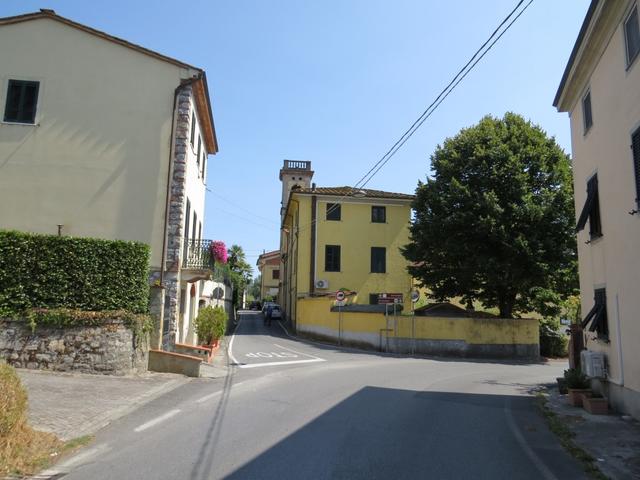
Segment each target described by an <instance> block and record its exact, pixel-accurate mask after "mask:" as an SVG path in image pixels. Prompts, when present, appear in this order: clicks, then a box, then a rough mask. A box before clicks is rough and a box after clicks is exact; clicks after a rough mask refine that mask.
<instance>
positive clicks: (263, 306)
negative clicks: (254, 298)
mask: <svg viewBox="0 0 640 480" xmlns="http://www.w3.org/2000/svg"><path fill="white" fill-rule="evenodd" d="M269 305H271V307H273V306H274V305H275V302H264V303H263V304H262V313H267V307H268V306H269Z"/></svg>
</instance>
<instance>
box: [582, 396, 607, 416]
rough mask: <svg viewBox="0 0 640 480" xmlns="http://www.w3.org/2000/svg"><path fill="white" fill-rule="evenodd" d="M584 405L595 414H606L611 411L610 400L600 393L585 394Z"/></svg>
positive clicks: (583, 397)
mask: <svg viewBox="0 0 640 480" xmlns="http://www.w3.org/2000/svg"><path fill="white" fill-rule="evenodd" d="M582 406H583V407H584V409H585V410H586V411H587V412H589V413H591V414H593V415H606V414H608V413H609V402H608V400H607V399H606V398H605V397H603V396H602V395H599V394H596V393H594V394H591V395H583V396H582Z"/></svg>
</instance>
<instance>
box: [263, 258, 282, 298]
mask: <svg viewBox="0 0 640 480" xmlns="http://www.w3.org/2000/svg"><path fill="white" fill-rule="evenodd" d="M279 269H280V264H276V265H270V264H268V263H267V264H264V265H262V267H261V268H260V275H261V288H260V293H261V295H262V298H263V299H264V298H265V297H270V296H275V295H277V293H276V294H275V295H274V294H273V293H271V290H272V289H274V288H275V289H276V290H277V289H278V286H279V284H280V279H277V278H276V279H274V278H273V271H274V270H279Z"/></svg>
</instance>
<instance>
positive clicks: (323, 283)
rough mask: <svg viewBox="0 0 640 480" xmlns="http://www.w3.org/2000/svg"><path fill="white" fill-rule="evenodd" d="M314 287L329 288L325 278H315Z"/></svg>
mask: <svg viewBox="0 0 640 480" xmlns="http://www.w3.org/2000/svg"><path fill="white" fill-rule="evenodd" d="M316 288H321V289H325V288H329V282H328V281H327V280H316Z"/></svg>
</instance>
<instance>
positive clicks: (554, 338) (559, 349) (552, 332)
mask: <svg viewBox="0 0 640 480" xmlns="http://www.w3.org/2000/svg"><path fill="white" fill-rule="evenodd" d="M559 328H560V322H559V321H558V320H556V319H544V320H541V321H540V355H542V356H543V357H565V356H566V355H567V346H568V344H569V341H568V339H567V337H566V335H564V334H563V333H562V332H559V331H558V329H559Z"/></svg>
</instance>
